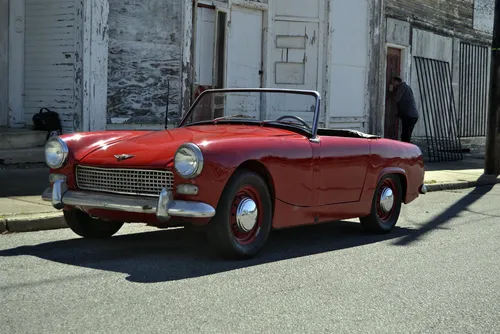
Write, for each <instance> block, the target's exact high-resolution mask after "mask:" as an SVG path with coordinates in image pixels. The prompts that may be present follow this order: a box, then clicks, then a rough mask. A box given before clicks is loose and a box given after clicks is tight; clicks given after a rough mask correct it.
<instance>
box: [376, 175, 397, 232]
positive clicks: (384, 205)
mask: <svg viewBox="0 0 500 334" xmlns="http://www.w3.org/2000/svg"><path fill="white" fill-rule="evenodd" d="M395 202H396V185H395V183H394V181H393V180H392V179H385V180H384V181H383V182H382V183H381V184H380V185H379V187H378V189H377V216H378V218H379V219H380V221H381V222H382V223H388V222H390V220H391V219H392V217H393V215H394V209H395V207H396V203H395Z"/></svg>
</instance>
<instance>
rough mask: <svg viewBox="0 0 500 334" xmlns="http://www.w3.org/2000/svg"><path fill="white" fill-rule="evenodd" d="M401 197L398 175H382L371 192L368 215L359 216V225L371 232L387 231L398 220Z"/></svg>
mask: <svg viewBox="0 0 500 334" xmlns="http://www.w3.org/2000/svg"><path fill="white" fill-rule="evenodd" d="M402 198H403V194H402V190H401V181H400V179H399V177H398V176H397V175H387V176H384V177H383V178H382V179H381V180H380V181H379V183H378V185H377V188H376V189H375V193H374V194H373V200H372V208H371V212H370V215H368V216H367V217H361V218H360V221H361V225H362V226H363V227H364V228H365V229H366V230H367V231H369V232H372V233H389V232H390V231H391V230H392V229H393V228H394V226H395V225H396V223H397V221H398V218H399V213H400V212H401V205H402Z"/></svg>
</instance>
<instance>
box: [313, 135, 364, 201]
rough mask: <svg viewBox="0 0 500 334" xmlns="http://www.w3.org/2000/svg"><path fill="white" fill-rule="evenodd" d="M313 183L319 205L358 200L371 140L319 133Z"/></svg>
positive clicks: (315, 150) (314, 148)
mask: <svg viewBox="0 0 500 334" xmlns="http://www.w3.org/2000/svg"><path fill="white" fill-rule="evenodd" d="M319 138H320V141H319V143H317V144H316V145H314V144H313V152H314V156H315V157H316V168H315V170H314V184H315V190H316V192H317V203H318V205H329V204H339V203H349V202H357V201H359V199H360V197H361V192H362V191H363V186H364V183H365V178H366V172H367V170H368V160H369V157H370V141H369V139H366V138H349V137H335V136H319Z"/></svg>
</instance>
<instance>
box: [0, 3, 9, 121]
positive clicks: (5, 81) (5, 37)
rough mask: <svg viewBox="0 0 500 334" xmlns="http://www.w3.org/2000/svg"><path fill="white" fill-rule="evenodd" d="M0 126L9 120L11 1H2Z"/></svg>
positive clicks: (0, 7)
mask: <svg viewBox="0 0 500 334" xmlns="http://www.w3.org/2000/svg"><path fill="white" fill-rule="evenodd" d="M0 45H1V48H0V126H6V125H7V124H8V119H9V98H8V97H9V48H8V45H9V0H0Z"/></svg>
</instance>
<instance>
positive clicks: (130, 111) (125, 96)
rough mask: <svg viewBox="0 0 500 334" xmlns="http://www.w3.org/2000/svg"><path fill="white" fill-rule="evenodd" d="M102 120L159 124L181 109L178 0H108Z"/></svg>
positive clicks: (182, 6)
mask: <svg viewBox="0 0 500 334" xmlns="http://www.w3.org/2000/svg"><path fill="white" fill-rule="evenodd" d="M109 8H110V12H109V21H108V22H109V23H108V24H109V63H108V65H109V67H108V107H107V109H108V112H107V120H108V124H111V123H115V124H116V123H128V124H131V123H134V124H162V123H163V122H164V119H165V108H166V98H167V80H170V99H169V104H170V105H169V118H175V117H177V115H178V114H179V113H180V111H181V89H182V88H181V69H182V31H183V28H182V10H183V9H184V5H183V3H182V1H171V0H128V1H122V0H109Z"/></svg>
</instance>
